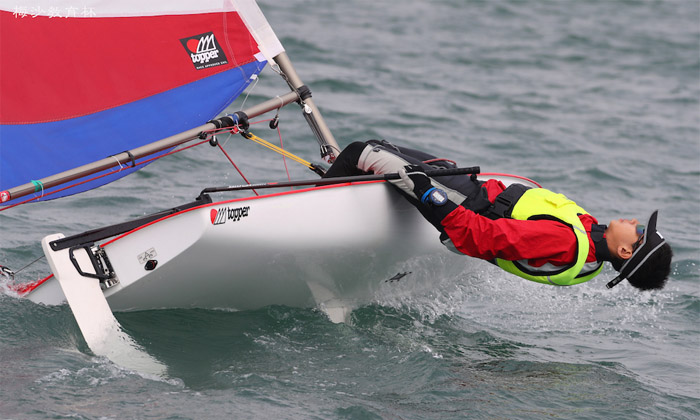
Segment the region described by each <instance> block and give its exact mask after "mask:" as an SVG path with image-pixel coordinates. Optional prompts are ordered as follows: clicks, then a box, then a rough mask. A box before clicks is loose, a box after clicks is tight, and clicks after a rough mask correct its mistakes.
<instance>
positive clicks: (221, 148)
mask: <svg viewBox="0 0 700 420" xmlns="http://www.w3.org/2000/svg"><path fill="white" fill-rule="evenodd" d="M217 146H219V149H220V150H221V151H222V152H223V153H224V155H225V156H226V158H227V159H228V161H229V162H231V165H233V167H234V168H236V170H237V171H238V173H239V174H240V175H241V178H243V180H244V181H245V182H246V183H248V184H250V181H248V179H247V178H246V177H245V175H243V172H241V170H240V169H238V166H237V165H236V164H235V163H234V162H233V159H231V156H229V155H228V153H226V150H224V148H223V147H222V146H221V143H217ZM251 190H252V191H253V192H254V193H255V195H260V194H258V192H257V191H255V190H254V189H252V188H251Z"/></svg>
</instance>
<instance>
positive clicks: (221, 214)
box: [209, 206, 250, 225]
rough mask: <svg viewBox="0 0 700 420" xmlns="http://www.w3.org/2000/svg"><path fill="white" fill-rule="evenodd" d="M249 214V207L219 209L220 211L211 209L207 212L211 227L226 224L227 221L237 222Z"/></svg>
mask: <svg viewBox="0 0 700 420" xmlns="http://www.w3.org/2000/svg"><path fill="white" fill-rule="evenodd" d="M249 213H250V206H245V207H236V208H229V207H221V208H220V209H218V210H217V209H211V212H209V217H210V218H211V224H212V225H222V224H224V223H226V221H227V220H231V221H233V222H237V221H239V220H241V218H243V217H248V214H249Z"/></svg>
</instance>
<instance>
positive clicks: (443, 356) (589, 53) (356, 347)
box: [0, 0, 700, 419]
mask: <svg viewBox="0 0 700 420" xmlns="http://www.w3.org/2000/svg"><path fill="white" fill-rule="evenodd" d="M275 3H279V4H274V3H272V2H266V3H263V4H262V8H263V10H264V11H265V13H266V15H267V16H268V19H269V20H270V22H271V24H272V25H273V27H274V28H275V29H276V32H277V33H278V36H279V37H280V38H281V40H282V42H283V44H285V46H286V47H287V50H288V53H289V55H290V56H291V58H292V59H293V60H294V61H295V63H296V65H297V70H298V71H299V73H300V75H301V77H302V79H303V80H304V81H305V82H306V83H307V84H308V85H310V87H311V88H312V90H313V92H314V98H315V99H316V102H317V103H318V104H319V105H320V106H321V108H322V110H323V112H324V115H325V117H326V119H327V121H328V123H329V125H330V126H331V128H332V129H333V131H334V132H335V135H336V137H337V138H338V139H339V142H340V143H341V145H345V144H348V143H349V142H351V141H353V140H358V139H360V140H362V139H367V138H386V139H389V140H392V141H396V142H399V143H404V144H408V145H411V146H414V147H417V148H423V149H426V150H432V151H434V152H436V153H437V154H441V155H445V156H449V157H452V158H454V159H456V160H458V161H459V162H460V163H463V164H465V165H473V164H478V165H481V166H482V169H483V170H485V171H505V172H512V173H517V174H521V175H525V176H528V177H531V178H533V179H536V180H538V181H539V182H540V183H542V184H543V185H544V186H546V187H549V188H551V189H555V190H558V191H561V192H563V193H565V194H567V195H569V196H571V197H573V198H575V199H576V200H577V201H578V202H579V203H581V204H582V205H583V206H584V207H586V208H587V209H588V210H589V211H591V212H592V213H593V214H594V215H596V216H597V217H598V218H599V219H600V220H601V221H603V222H606V221H607V220H610V219H613V218H618V217H626V216H632V217H638V218H645V217H646V216H647V215H648V214H649V213H650V212H651V211H652V210H653V209H656V208H658V209H660V210H661V212H660V226H661V228H662V232H663V233H664V234H665V236H666V237H667V239H668V240H669V242H670V243H671V244H672V246H673V247H674V250H675V253H676V257H675V261H674V264H673V273H672V279H671V281H670V283H669V286H668V287H667V288H666V289H665V290H664V291H662V292H658V293H637V292H635V291H634V290H632V289H631V288H630V287H628V286H618V287H617V288H615V289H613V290H611V291H608V290H606V289H605V287H604V284H605V281H606V280H605V278H607V277H610V275H611V274H612V271H611V270H610V269H609V268H608V269H606V271H605V272H604V275H603V276H602V277H603V278H602V279H600V280H595V281H592V282H589V283H588V284H584V285H581V286H577V287H571V288H551V287H544V286H540V285H537V284H531V283H528V282H526V281H523V280H519V279H515V278H512V277H508V276H507V275H505V274H503V273H501V272H499V271H497V270H495V269H493V268H492V267H490V266H488V265H487V264H484V265H482V266H479V268H478V269H477V270H471V271H468V272H467V271H463V272H462V273H460V274H459V275H457V276H448V277H441V278H440V277H438V278H436V277H434V276H432V277H431V276H430V274H429V273H424V281H426V282H431V283H433V284H434V287H433V288H432V290H431V292H430V293H423V294H419V295H410V294H409V295H405V294H404V295H401V296H392V295H390V294H386V295H385V296H384V297H383V298H380V299H378V301H377V302H375V303H374V304H372V305H368V306H366V307H362V308H360V309H358V310H356V311H355V312H354V313H353V315H352V322H351V324H350V325H335V324H332V323H330V322H329V321H328V320H327V319H326V318H325V316H324V315H323V314H321V313H320V312H318V311H315V310H302V309H294V308H287V307H270V308H264V309H261V310H258V311H251V312H241V313H231V312H217V311H203V310H171V311H146V312H138V313H127V314H118V315H117V317H118V319H119V321H120V322H121V323H122V324H123V326H124V327H125V328H126V330H127V331H128V332H129V333H130V334H131V335H132V336H133V337H134V338H135V339H136V340H137V341H139V342H140V343H141V344H142V345H143V346H144V347H146V348H147V349H148V351H149V352H150V353H152V354H153V355H154V356H156V357H157V358H158V359H159V360H161V361H163V362H164V363H165V364H166V365H167V366H168V372H169V375H170V379H168V380H157V379H155V378H148V377H143V376H140V375H138V374H135V373H133V372H129V371H126V370H123V369H120V368H118V367H116V366H115V365H113V364H112V363H110V362H109V361H107V360H104V359H99V358H95V357H93V356H91V355H90V354H89V350H88V349H87V346H86V345H85V343H84V341H83V339H82V337H81V335H80V332H79V330H78V328H77V326H76V324H75V321H74V320H73V317H72V315H71V313H70V310H69V309H68V308H67V307H66V306H62V307H44V306H39V305H35V304H33V303H30V302H26V301H22V300H17V299H15V298H12V297H11V296H8V295H1V296H0V418H10V419H42V418H56V419H60V418H79V419H93V418H94V419H97V418H119V419H122V418H136V419H142V418H159V419H160V418H168V419H217V418H291V419H306V418H324V419H325V418H338V419H375V418H384V419H424V418H431V419H432V418H435V419H453V418H475V419H480V418H483V419H493V418H517V419H540V418H561V419H575V418H578V419H584V418H618V419H623V418H628V419H639V418H644V419H658V418H667V419H693V418H698V417H700V356H699V354H700V352H699V350H700V327H699V325H700V322H699V321H700V288H699V287H698V284H699V283H698V280H700V270H699V268H698V265H699V264H700V229H699V228H698V226H700V216H699V214H700V188H699V186H698V184H699V183H698V181H699V180H700V105H699V100H700V3H699V2H698V1H696V0H687V1H682V0H679V1H631V0H630V1H612V0H610V1H581V2H579V1H577V2H574V1H545V2H540V1H488V2H487V1H479V2H475V1H470V2H465V1H462V0H452V1H449V0H441V1H433V2H418V1H415V2H387V1H346V2H333V3H329V2H324V1H318V0H317V1H311V0H295V1H286V2H275ZM97 12H98V11H97ZM281 92H284V87H283V85H282V84H281V82H278V81H277V80H276V76H275V75H274V74H272V73H271V72H265V73H264V74H263V76H262V77H261V81H260V83H259V85H258V86H257V87H256V89H255V91H254V92H253V94H251V96H250V97H249V99H248V101H251V102H257V101H259V100H262V99H263V98H266V97H267V96H275V95H277V94H279V93H281ZM281 128H282V133H283V136H284V141H285V147H287V148H289V149H291V150H292V151H294V152H297V153H300V154H302V155H304V156H306V157H307V158H309V159H312V158H315V157H316V156H315V150H316V146H315V142H314V140H313V139H311V136H310V134H308V133H309V131H308V129H306V127H305V126H304V123H303V122H302V121H300V118H298V115H297V112H296V111H292V110H285V111H283V112H282V123H281ZM263 134H264V133H263ZM264 137H267V138H270V139H274V134H270V135H264ZM234 141H236V142H238V141H237V140H231V142H234ZM238 143H240V142H238ZM238 143H236V145H235V146H234V144H233V143H231V144H230V145H229V146H227V147H228V148H229V149H232V150H235V152H234V155H235V156H234V157H235V158H236V159H237V161H238V162H239V163H241V162H243V166H244V167H245V169H246V172H247V174H248V175H249V176H250V179H251V181H253V182H255V181H263V180H269V179H270V178H274V179H283V178H284V174H283V165H282V163H281V162H280V161H279V160H278V159H277V158H276V157H271V156H269V155H267V154H263V153H262V152H260V151H259V150H258V149H254V148H251V147H250V146H248V145H245V144H240V145H239V144H238ZM253 159H254V160H253ZM268 167H273V168H275V171H274V173H272V174H271V173H270V170H269V169H268ZM292 175H293V176H294V177H296V178H308V177H309V176H308V174H307V173H305V172H304V171H303V170H301V169H297V168H294V169H292ZM229 181H230V182H233V183H239V179H238V178H237V175H235V172H234V171H233V170H232V169H231V168H230V166H229V165H228V163H226V162H224V161H223V160H222V159H221V157H220V155H219V154H218V153H217V152H215V150H214V149H210V148H202V149H201V150H193V151H191V152H186V153H185V154H180V155H177V156H175V157H172V158H170V159H166V160H163V161H161V162H158V163H156V164H153V165H151V166H149V167H147V168H146V169H144V170H142V171H141V172H139V173H137V174H136V175H133V176H131V177H129V178H127V179H125V180H122V181H119V182H117V183H114V184H112V185H109V186H107V187H105V188H102V189H100V190H98V191H94V192H90V193H87V194H83V195H81V196H77V197H72V198H68V199H64V200H58V201H54V202H50V203H45V204H44V205H39V206H37V205H28V206H24V207H20V208H17V209H14V210H11V211H7V212H2V213H0V226H1V227H2V233H1V235H2V236H1V238H2V239H1V240H0V241H1V242H0V264H2V263H5V264H7V265H9V266H11V267H13V268H15V269H17V268H20V267H21V266H23V265H24V264H26V263H28V262H30V261H31V260H33V259H34V258H36V257H38V256H39V255H41V247H40V245H39V240H40V239H41V237H43V235H45V234H47V233H52V232H56V231H62V232H64V233H66V234H71V233H77V232H80V231H82V230H85V229H89V228H94V227H97V226H100V225H103V224H107V223H112V222H117V221H122V220H125V219H128V218H130V217H134V216H138V215H142V214H145V213H148V212H151V211H155V210H158V209H160V208H162V207H166V206H171V205H175V204H179V203H181V202H186V201H189V200H191V199H192V198H193V197H195V196H196V195H197V194H198V192H199V190H200V189H201V188H203V187H204V186H211V185H221V184H226V183H228V182H229ZM78 215H79V216H78ZM46 271H47V268H46V266H45V264H44V263H43V262H40V263H37V264H35V265H33V266H31V267H29V268H27V269H26V270H24V271H23V272H22V275H23V277H24V278H26V279H27V280H31V279H36V278H38V277H40V276H43V275H45V273H46ZM405 287H410V284H409V285H406V286H405Z"/></svg>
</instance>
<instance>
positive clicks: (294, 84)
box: [0, 0, 537, 354]
mask: <svg viewBox="0 0 700 420" xmlns="http://www.w3.org/2000/svg"><path fill="white" fill-rule="evenodd" d="M5 3H6V2H3V3H0V6H2V9H3V11H2V12H1V13H0V19H2V21H1V22H0V23H2V25H0V27H2V28H3V29H2V31H3V32H2V37H0V38H2V41H1V42H2V48H1V49H0V50H1V51H2V54H3V56H4V57H9V56H13V54H14V56H20V55H19V51H18V50H17V48H18V47H17V46H18V45H22V47H23V48H29V47H31V48H34V49H33V51H36V52H37V53H36V54H33V55H32V56H31V57H29V58H27V60H25V61H23V62H21V63H20V62H17V61H16V60H15V61H13V60H8V59H4V60H3V61H2V66H3V67H2V69H3V79H2V88H3V95H2V98H1V99H0V100H1V101H2V104H0V105H1V106H0V111H1V112H2V115H0V120H1V122H2V126H0V130H1V131H0V136H2V142H0V156H1V157H2V161H3V165H1V166H0V171H1V173H0V175H2V176H0V191H1V192H0V199H1V201H2V203H3V205H4V206H5V207H4V208H3V209H2V210H9V209H11V208H13V207H15V206H18V205H21V204H24V203H26V202H30V201H42V200H46V199H51V198H58V197H61V196H65V195H69V194H74V193H78V192H81V191H84V190H87V189H90V188H96V187H99V186H101V185H104V184H106V183H108V182H111V181H114V180H116V179H118V178H120V177H122V176H125V175H128V174H129V173H132V172H134V171H136V170H138V169H140V168H141V167H143V166H144V165H145V164H147V163H149V162H150V161H152V160H153V159H155V158H159V157H162V156H165V155H166V154H168V153H170V152H171V151H173V150H174V148H177V147H180V146H182V145H185V144H188V143H192V142H210V143H211V144H212V145H215V144H216V135H220V134H222V133H234V134H243V135H245V136H246V137H248V138H252V137H255V136H254V135H253V134H252V133H251V132H250V130H249V127H250V120H251V119H253V118H255V117H258V116H260V115H263V114H265V113H268V112H272V111H276V110H279V109H280V108H281V107H283V106H287V105H289V104H294V103H296V104H298V105H299V106H300V109H301V114H302V116H303V117H304V118H305V119H306V121H307V122H308V123H309V126H310V128H311V132H312V133H313V135H314V136H315V137H316V139H317V141H318V145H319V146H320V151H321V157H322V159H323V160H325V161H326V162H327V163H332V162H333V160H334V159H335V157H336V156H337V154H338V153H339V151H340V148H339V146H338V144H337V142H336V141H335V139H334V137H333V134H332V133H331V131H330V130H329V129H328V127H327V125H326V123H325V121H324V119H323V118H322V116H321V113H320V111H319V109H318V108H317V107H316V105H315V103H314V101H313V99H312V96H311V90H310V89H309V87H307V86H306V85H304V84H303V83H302V81H301V79H300V78H299V76H298V75H297V74H296V71H295V70H294V67H293V65H292V63H291V61H290V60H289V58H288V57H287V55H286V53H285V52H284V49H283V47H282V45H281V43H280V42H279V40H278V39H277V37H276V35H275V34H274V32H273V31H272V29H271V28H270V26H269V24H268V22H267V21H266V19H265V17H264V16H263V14H262V13H261V11H260V9H259V8H258V7H257V5H256V4H255V2H254V1H231V2H228V1H227V2H224V3H223V4H222V3H221V2H218V1H208V2H200V1H197V2H194V1H187V0H183V1H177V2H174V3H173V2H168V3H167V4H165V5H160V4H156V5H151V4H148V5H146V4H144V5H139V6H136V7H137V9H136V10H135V9H133V8H132V9H129V10H123V9H122V6H120V5H118V4H114V5H110V6H102V5H100V7H104V8H103V9H97V10H98V11H100V13H102V15H101V16H100V18H95V17H93V16H80V17H77V16H75V17H74V16H68V17H61V19H58V18H57V17H56V16H49V15H46V14H43V15H42V14H41V13H39V14H38V15H37V16H34V17H30V18H29V19H27V18H26V16H25V17H22V16H20V14H21V13H20V12H19V11H18V10H19V9H18V7H17V6H15V8H14V11H13V8H12V7H8V5H7V4H5ZM13 4H14V3H13ZM52 4H53V3H52ZM32 5H35V3H32ZM53 7H54V9H51V10H56V9H55V7H56V5H55V4H53ZM96 7H97V6H96ZM139 8H140V9H139ZM46 10H49V9H48V8H47V9H46ZM85 33H95V34H96V35H95V36H94V37H90V39H85V37H84V34H85ZM19 40H22V41H21V42H20V41H19ZM76 45H78V46H81V48H83V50H81V52H80V53H76V52H75V51H68V50H69V49H71V48H75V46H76ZM97 50H100V51H108V52H109V54H110V57H111V58H112V60H111V61H115V62H116V63H117V64H115V65H102V64H100V63H97V64H94V63H93V62H94V61H96V59H95V57H94V51H97ZM47 57H48V58H47ZM68 57H71V60H73V57H77V58H75V60H78V63H77V64H76V63H73V64H72V65H71V66H68V67H66V65H65V63H62V60H63V61H65V60H67V59H68ZM48 59H50V60H52V64H54V66H47V63H46V62H44V61H42V60H48ZM266 64H270V65H271V68H272V69H273V70H274V71H275V72H276V73H278V74H279V75H280V76H281V77H282V78H283V79H284V80H285V81H286V82H287V84H288V85H289V87H290V92H286V93H283V94H280V95H278V96H277V97H274V98H270V99H269V100H267V101H265V102H263V103H261V104H258V105H255V106H253V107H251V108H248V109H245V110H242V111H238V112H236V113H234V114H231V115H223V116H220V113H221V112H222V111H223V110H224V109H225V108H226V107H227V106H228V105H229V104H230V103H231V102H232V101H233V100H234V99H235V98H236V97H237V96H238V95H240V94H241V92H243V91H244V89H246V87H248V86H249V85H250V84H251V82H252V81H253V80H256V75H257V74H258V73H259V72H261V71H262V70H263V68H264V67H265V65H266ZM66 69H69V70H70V69H72V70H74V72H73V73H69V72H68V70H66ZM32 75H33V76H32ZM154 75H155V76H154ZM18 80H37V81H38V82H37V83H17V82H16V81H18ZM71 82H73V86H81V87H83V89H79V90H77V92H76V91H75V89H73V90H70V91H69V90H66V89H64V88H65V86H66V85H71ZM37 84H38V86H37ZM33 97H41V98H44V99H43V102H42V101H27V100H26V98H33ZM217 116H219V118H216V119H212V118H215V117H217ZM273 123H275V121H274V120H273ZM105 127H110V130H105V129H104V128H105ZM271 127H272V126H271ZM105 131H108V132H107V133H105ZM56 144H65V145H69V146H65V147H64V146H61V148H60V149H59V148H58V147H56V146H55V145H56ZM268 145H269V144H268ZM316 147H318V146H316ZM270 148H273V149H275V147H271V146H270ZM66 149H67V150H68V151H69V152H68V153H66V156H63V155H62V156H60V158H59V157H57V156H56V151H57V150H66ZM278 149H279V148H278ZM277 151H280V152H281V153H287V152H285V151H284V150H277ZM287 154H288V153H287ZM24 156H32V157H33V158H34V159H33V163H27V162H26V160H25V159H23V157H24ZM298 161H301V162H302V163H305V164H306V165H307V166H308V167H309V168H310V169H311V170H313V172H315V173H316V174H322V173H323V168H322V167H321V166H320V165H313V164H309V163H308V162H305V161H303V159H298ZM493 177H495V178H499V179H501V180H502V181H503V182H504V183H505V184H510V183H512V182H516V181H517V182H519V183H526V184H529V185H532V186H537V184H536V183H534V182H533V181H530V180H527V179H524V178H521V177H516V176H512V175H498V174H491V175H486V174H482V176H481V178H482V179H488V178H493ZM321 183H322V182H321V179H320V178H319V179H318V180H317V184H316V185H310V186H308V187H305V188H302V189H296V190H284V191H274V192H270V193H265V194H262V195H256V196H251V197H245V198H235V199H231V198H227V197H226V192H208V193H203V194H202V195H200V196H199V197H197V199H196V200H193V201H192V202H190V203H185V204H183V205H180V206H178V207H174V208H171V209H166V210H164V211H162V212H159V213H156V214H153V215H150V216H146V217H143V218H140V219H138V220H133V221H127V222H124V223H120V224H117V225H113V226H107V227H97V228H96V229H94V230H91V231H88V232H85V233H82V234H78V235H73V236H70V237H64V236H63V234H61V233H55V234H51V235H48V236H46V237H45V238H44V240H43V242H42V243H43V249H44V252H45V255H46V257H47V260H48V262H49V265H50V266H51V269H52V272H53V274H52V275H50V276H48V277H46V278H45V279H43V280H40V281H38V282H35V283H30V284H26V283H24V284H16V285H15V286H13V288H14V289H15V290H16V291H17V292H18V293H19V294H20V295H21V296H22V297H26V298H28V299H30V300H32V301H34V302H37V303H43V304H50V305H58V304H63V303H64V302H66V301H67V302H68V303H69V304H70V306H71V309H72V310H73V312H74V314H75V315H76V320H77V321H78V324H79V326H80V328H81V331H82V332H83V335H84V336H85V337H86V340H87V342H88V344H89V345H90V347H91V349H92V350H93V351H95V352H96V353H98V354H100V353H101V354H105V353H106V352H107V349H108V348H109V347H110V346H109V345H106V344H105V343H106V342H114V340H111V341H110V340H108V339H107V338H105V337H102V335H101V334H100V332H99V331H100V330H105V329H110V328H111V329H118V323H117V322H116V320H115V319H114V317H113V316H112V314H111V312H110V311H128V310H143V309H160V308H195V307H196V308H222V309H223V308H225V309H233V310H248V309H255V308H260V307H263V306H267V305H273V304H281V305H290V306H301V307H318V308H321V309H322V310H324V311H325V312H326V313H327V314H328V315H329V317H330V319H331V320H333V321H335V322H342V321H344V320H346V319H347V316H348V314H349V313H350V311H351V310H352V309H353V308H355V307H357V306H359V305H362V304H365V303H368V302H371V301H372V299H373V298H374V293H375V292H376V291H377V289H378V288H379V287H380V286H381V285H382V284H384V283H387V282H398V281H401V279H403V278H404V277H406V276H411V275H413V274H414V272H415V271H416V270H415V268H414V267H415V266H416V264H425V265H426V266H427V268H426V269H425V270H424V272H430V271H431V268H430V266H431V265H436V264H439V265H442V264H445V263H446V262H447V261H449V262H450V265H455V264H458V263H459V264H462V265H463V264H465V262H466V261H467V259H465V258H463V257H459V256H457V255H454V254H452V253H450V252H449V251H448V250H447V249H445V248H444V247H443V246H442V245H441V244H440V243H439V241H438V240H437V239H436V238H437V234H436V232H435V230H434V228H433V227H432V226H431V225H430V224H429V223H428V222H426V221H425V220H424V219H423V218H422V216H421V215H420V214H419V212H418V211H416V209H415V208H414V207H413V206H412V205H410V204H409V203H407V202H406V201H405V199H404V198H403V197H402V196H401V195H399V194H398V193H397V192H396V191H395V190H393V188H392V187H391V186H389V185H388V184H387V183H386V182H384V181H382V180H373V181H366V180H360V179H349V180H340V181H338V180H336V181H334V183H333V184H330V185H320V184H321ZM307 184H308V183H307ZM271 186H276V187H280V186H282V184H276V185H271ZM203 187H207V186H203ZM205 191H207V190H205ZM331 218H332V220H333V222H332V223H331V222H330V219H331ZM452 260H454V261H452ZM105 300H106V302H107V303H108V304H109V306H107V305H106V304H103V303H104V302H105ZM122 341H123V340H122Z"/></svg>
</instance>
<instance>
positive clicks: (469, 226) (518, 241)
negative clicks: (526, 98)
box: [324, 140, 673, 290]
mask: <svg viewBox="0 0 700 420" xmlns="http://www.w3.org/2000/svg"><path fill="white" fill-rule="evenodd" d="M450 167H456V165H455V164H454V162H451V161H447V160H444V159H437V158H435V157H434V156H432V155H429V154H427V153H424V152H420V151H417V150H413V149H409V148H405V147H397V146H395V145H393V144H391V143H388V142H386V141H383V140H382V141H378V140H369V141H367V142H354V143H352V144H350V145H349V146H347V147H346V148H345V149H344V150H343V152H342V153H341V154H340V155H339V156H338V158H337V159H336V161H335V162H334V163H333V166H331V168H330V169H329V170H328V171H327V173H326V174H325V175H324V177H336V176H347V175H359V174H367V173H374V174H385V173H391V172H398V173H399V175H400V179H398V180H393V181H390V182H391V183H392V184H393V185H394V186H395V187H396V188H397V189H398V190H399V191H400V192H401V193H402V194H403V195H404V196H405V197H406V198H407V199H408V200H409V201H410V202H411V203H413V204H414V205H415V206H416V208H417V209H418V210H419V211H420V212H421V214H423V216H424V217H425V218H426V219H427V220H428V221H429V222H430V223H432V224H433V225H434V226H435V228H436V229H437V230H438V231H439V232H440V239H441V241H442V242H443V244H445V245H446V246H447V247H448V248H450V249H451V250H453V251H455V252H458V253H462V254H466V255H469V256H471V257H476V258H480V259H484V260H487V261H490V262H492V263H493V264H496V265H497V266H499V267H500V268H502V269H504V270H506V271H508V272H510V273H513V274H515V275H517V276H520V277H522V278H525V279H528V280H531V281H535V282H539V283H545V284H553V285H558V286H569V285H573V284H579V283H582V282H585V281H588V280H590V279H592V278H593V277H595V276H597V275H598V274H599V273H600V272H601V270H602V268H603V262H605V261H609V262H610V263H612V266H613V268H614V269H615V270H616V271H618V272H619V274H618V276H617V277H615V279H613V280H612V281H610V282H609V283H608V284H607V287H608V288H611V287H613V286H615V285H616V284H618V283H620V282H621V281H622V280H625V279H626V280H628V282H629V283H630V284H631V285H632V286H634V287H636V288H638V289H640V290H650V289H661V288H663V287H664V285H665V283H666V280H667V278H668V275H669V272H670V266H671V258H672V255H673V252H672V250H671V247H670V245H669V244H668V243H667V242H666V241H665V239H664V238H663V236H662V235H661V234H660V233H659V232H658V231H657V229H656V219H657V215H658V211H655V212H653V213H652V215H651V216H650V217H649V219H648V221H647V223H646V224H645V225H643V224H640V223H639V222H638V221H637V219H619V220H612V221H611V222H610V223H609V224H608V225H607V226H606V225H602V224H599V223H598V221H597V219H596V218H594V217H593V216H591V215H590V214H589V213H588V212H587V211H586V210H584V209H583V208H581V207H580V206H579V205H577V204H576V203H575V202H573V201H572V200H570V199H568V198H567V197H566V196H564V195H563V194H557V193H555V192H553V191H550V190H547V189H544V188H530V187H527V186H525V185H522V184H512V185H510V186H509V187H507V188H506V187H505V185H504V184H503V183H502V182H501V181H498V180H494V179H490V180H487V181H480V180H479V179H478V178H477V177H476V176H469V175H459V176H449V177H439V180H436V179H434V178H430V177H429V176H427V175H426V174H425V170H428V169H436V168H450Z"/></svg>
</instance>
